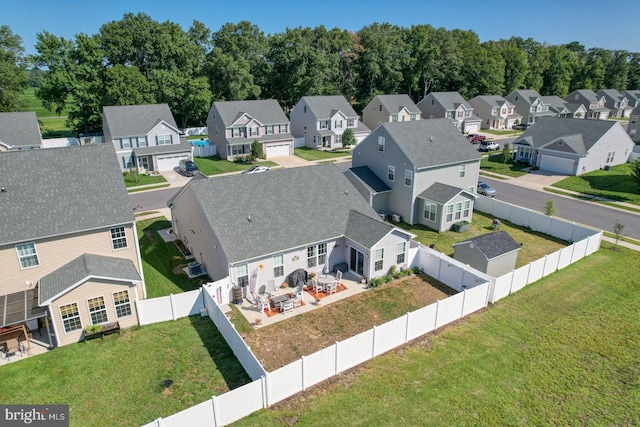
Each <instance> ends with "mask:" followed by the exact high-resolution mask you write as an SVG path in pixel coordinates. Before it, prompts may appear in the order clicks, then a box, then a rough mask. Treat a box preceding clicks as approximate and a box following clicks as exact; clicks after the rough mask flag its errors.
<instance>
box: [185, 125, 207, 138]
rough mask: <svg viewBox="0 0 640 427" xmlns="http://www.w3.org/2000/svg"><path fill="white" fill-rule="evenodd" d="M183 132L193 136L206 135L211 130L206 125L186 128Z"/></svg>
mask: <svg viewBox="0 0 640 427" xmlns="http://www.w3.org/2000/svg"><path fill="white" fill-rule="evenodd" d="M182 133H184V134H185V135H189V136H193V135H206V134H208V133H209V130H208V129H207V127H206V126H200V127H193V128H184V129H182Z"/></svg>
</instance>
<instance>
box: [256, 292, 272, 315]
mask: <svg viewBox="0 0 640 427" xmlns="http://www.w3.org/2000/svg"><path fill="white" fill-rule="evenodd" d="M256 307H258V310H260V313H264V311H265V309H266V310H270V307H269V301H268V300H266V299H264V298H262V297H261V296H260V295H256Z"/></svg>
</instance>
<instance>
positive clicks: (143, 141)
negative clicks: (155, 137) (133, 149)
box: [138, 136, 147, 147]
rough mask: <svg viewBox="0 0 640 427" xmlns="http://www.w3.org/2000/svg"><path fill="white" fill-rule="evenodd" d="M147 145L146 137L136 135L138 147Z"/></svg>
mask: <svg viewBox="0 0 640 427" xmlns="http://www.w3.org/2000/svg"><path fill="white" fill-rule="evenodd" d="M146 146H147V137H146V136H140V137H138V147H146Z"/></svg>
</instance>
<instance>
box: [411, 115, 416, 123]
mask: <svg viewBox="0 0 640 427" xmlns="http://www.w3.org/2000/svg"><path fill="white" fill-rule="evenodd" d="M415 120H416V114H412V115H411V121H412V122H414V121H415Z"/></svg>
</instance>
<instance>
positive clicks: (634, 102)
mask: <svg viewBox="0 0 640 427" xmlns="http://www.w3.org/2000/svg"><path fill="white" fill-rule="evenodd" d="M622 94H623V95H624V96H625V98H627V99H628V100H629V107H631V108H632V109H635V108H636V107H640V89H635V90H625V91H624V92H622Z"/></svg>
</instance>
